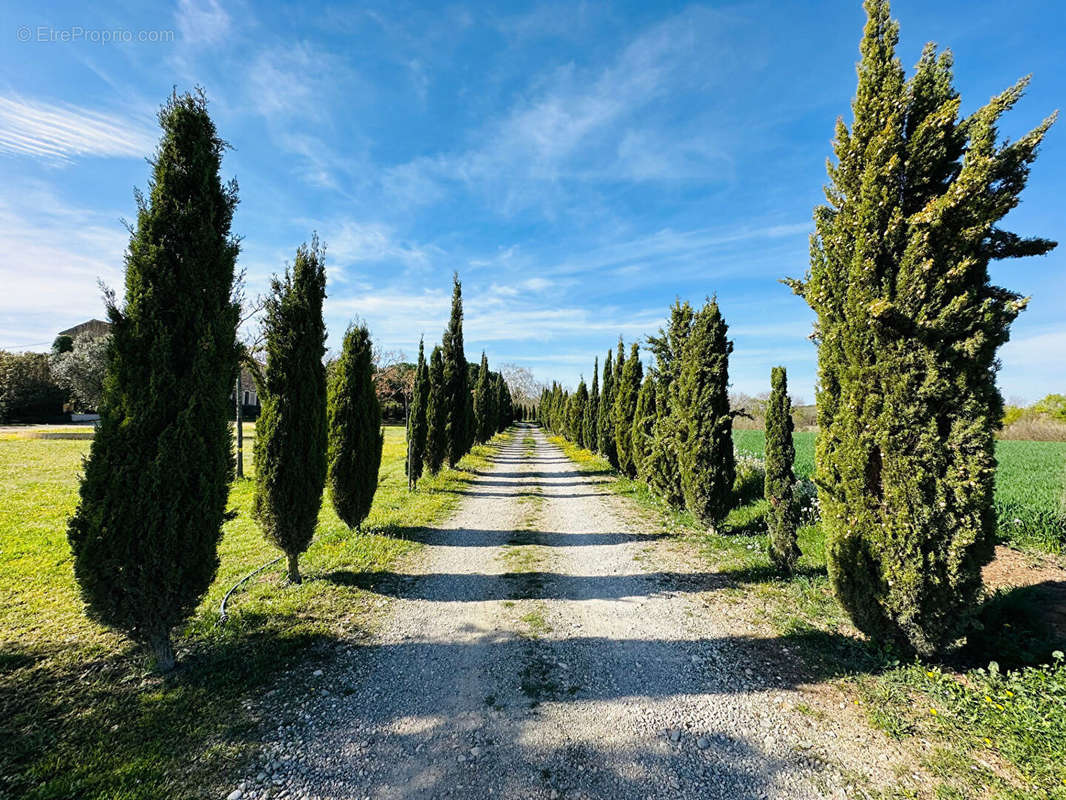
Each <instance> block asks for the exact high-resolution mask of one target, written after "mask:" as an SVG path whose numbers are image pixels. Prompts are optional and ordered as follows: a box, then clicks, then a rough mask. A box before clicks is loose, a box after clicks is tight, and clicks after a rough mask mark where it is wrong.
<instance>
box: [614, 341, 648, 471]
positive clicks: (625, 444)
mask: <svg viewBox="0 0 1066 800" xmlns="http://www.w3.org/2000/svg"><path fill="white" fill-rule="evenodd" d="M619 346H621V342H619ZM643 378H644V366H643V365H642V364H641V363H640V346H639V345H638V344H637V343H636V342H633V344H632V345H630V348H629V358H628V359H626V360H625V361H624V362H623V364H622V366H621V369H620V372H619V379H618V382H617V383H616V384H615V395H614V430H615V442H616V445H617V448H618V466H619V468H620V469H621V470H622V472H624V473H625V474H626V475H628V476H629V477H631V478H633V477H636V474H637V464H636V461H634V460H633V420H634V419H635V418H636V414H637V395H638V394H640V384H641V381H642V380H643Z"/></svg>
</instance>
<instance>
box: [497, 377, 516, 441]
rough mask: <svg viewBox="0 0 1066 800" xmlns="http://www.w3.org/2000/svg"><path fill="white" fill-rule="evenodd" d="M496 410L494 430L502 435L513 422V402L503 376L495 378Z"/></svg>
mask: <svg viewBox="0 0 1066 800" xmlns="http://www.w3.org/2000/svg"><path fill="white" fill-rule="evenodd" d="M496 408H497V409H498V411H497V425H496V430H497V432H499V433H503V432H504V431H505V430H507V428H508V426H510V425H511V423H513V422H514V421H515V407H514V400H513V398H512V397H511V390H510V389H508V388H507V381H505V380H504V378H503V375H497V376H496Z"/></svg>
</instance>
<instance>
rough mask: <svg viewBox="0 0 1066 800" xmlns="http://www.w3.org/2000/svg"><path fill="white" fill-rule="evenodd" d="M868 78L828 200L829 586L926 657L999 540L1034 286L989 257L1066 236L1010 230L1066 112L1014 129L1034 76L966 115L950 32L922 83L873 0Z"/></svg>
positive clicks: (822, 258)
mask: <svg viewBox="0 0 1066 800" xmlns="http://www.w3.org/2000/svg"><path fill="white" fill-rule="evenodd" d="M866 10H867V17H868V18H867V23H866V28H865V31H864V34H863V38H862V43H861V46H860V52H861V61H860V64H859V69H858V73H859V80H858V90H857V93H856V97H855V100H854V102H853V105H852V110H853V112H854V122H853V124H852V127H851V130H848V128H847V126H846V125H845V124H844V122H843V121H839V122H838V123H837V135H836V138H835V142H834V150H835V155H836V164H831V165H830V166H829V168H828V171H829V186H828V188H827V190H826V197H827V199H828V201H829V205H827V206H822V207H820V208H818V209H817V210H816V211H815V234H814V236H813V237H812V242H811V268H810V271H809V273H808V276H807V278H806V280H805V281H791V282H790V283H791V285H792V287H793V289H794V290H795V291H796V292H797V293H798V294H800V295H801V296H803V297H804V298H805V299H806V301H807V302H808V304H809V305H810V306H811V307H812V308H813V309H814V311H815V312H816V314H817V329H816V332H817V342H818V369H819V380H818V394H817V405H818V422H819V428H820V435H819V437H818V445H817V454H816V462H817V476H816V477H817V481H818V484H819V502H820V504H821V508H822V520H823V525H824V526H825V530H826V537H827V561H828V568H829V576H830V580H831V582H832V584H833V588H834V590H835V592H836V594H837V597H838V598H839V599H840V600H841V602H842V604H843V605H844V607H845V608H846V609H847V611H848V612H849V614H850V615H851V618H852V620H853V621H854V622H855V624H856V626H857V627H858V628H859V629H860V630H862V631H864V632H865V633H867V634H868V635H870V636H871V637H873V638H875V639H879V640H882V641H891V642H895V643H897V644H898V645H900V646H902V647H904V648H906V649H908V650H913V651H916V652H918V653H921V654H930V653H935V652H937V651H941V650H943V649H945V648H946V647H948V646H950V645H951V644H952V643H953V642H955V641H957V639H958V637H959V636H960V635H961V634H962V633H963V632H964V631H965V628H966V626H967V624H968V623H969V621H970V620H971V619H972V616H973V613H974V611H975V610H976V608H977V607H978V602H977V601H978V598H979V596H980V592H981V567H982V565H983V564H985V563H987V561H988V560H989V559H990V558H991V556H992V554H993V536H994V533H995V528H996V517H995V511H994V508H993V481H994V474H995V463H996V462H995V456H994V452H993V446H994V440H993V434H994V432H995V430H996V428H997V427H998V426H999V424H1000V421H1001V419H1002V416H1003V413H1002V412H1003V403H1002V398H1001V397H1000V394H999V392H998V390H997V389H996V385H995V376H996V370H997V367H998V364H997V361H996V350H997V348H998V347H999V346H1000V345H1001V344H1003V343H1004V342H1005V341H1006V340H1007V336H1008V331H1009V326H1010V323H1011V322H1012V321H1013V320H1014V318H1015V317H1016V316H1017V315H1018V314H1019V313H1020V312H1021V311H1022V309H1023V308H1024V307H1025V304H1026V301H1025V299H1024V298H1022V297H1021V296H1019V295H1018V294H1015V293H1014V292H1011V291H1009V290H1006V289H1002V288H999V287H997V286H994V285H992V284H991V282H990V280H989V274H988V266H989V262H990V261H992V260H994V259H1000V258H1008V257H1018V256H1026V255H1037V254H1042V253H1046V252H1048V251H1049V250H1050V249H1051V248H1052V247H1054V243H1053V242H1050V241H1047V240H1044V239H1025V238H1021V237H1019V236H1017V235H1016V234H1013V233H1009V232H1007V231H1004V230H1002V229H1000V228H998V227H997V226H996V224H997V223H998V221H999V220H1000V219H1001V218H1002V217H1003V216H1004V215H1005V214H1006V213H1007V212H1008V211H1010V210H1011V209H1012V208H1014V207H1015V206H1016V205H1017V203H1018V196H1019V193H1020V192H1021V190H1022V189H1023V188H1024V186H1025V183H1026V179H1027V177H1028V172H1029V168H1030V165H1031V163H1032V161H1033V159H1034V158H1035V155H1036V149H1037V147H1038V145H1039V144H1040V142H1041V140H1042V139H1043V137H1044V135H1045V133H1046V132H1047V130H1048V128H1049V126H1050V125H1051V123H1052V121H1053V119H1052V118H1048V119H1046V120H1044V122H1042V123H1041V124H1040V125H1039V126H1037V127H1036V128H1035V129H1034V130H1033V131H1031V132H1030V133H1028V134H1026V135H1024V136H1022V137H1021V138H1019V139H1017V140H1016V141H1014V142H1009V143H1004V144H1000V143H998V142H997V138H998V133H997V129H996V125H997V122H998V120H999V117H1000V116H1001V115H1002V114H1003V113H1004V112H1005V111H1007V110H1008V109H1010V108H1011V107H1012V106H1013V105H1014V104H1015V103H1016V102H1017V100H1018V99H1019V98H1020V97H1021V94H1022V91H1023V89H1024V88H1025V85H1026V80H1025V79H1023V80H1021V81H1019V82H1018V83H1017V84H1015V85H1014V86H1013V87H1011V88H1010V89H1008V90H1006V91H1005V92H1003V93H1002V94H1000V95H998V96H996V97H994V98H992V100H991V101H990V102H989V103H988V104H986V105H985V106H983V107H981V108H979V109H977V110H976V111H975V112H974V113H973V114H972V115H970V116H969V117H967V118H965V119H959V116H958V113H959V103H960V99H959V96H958V93H957V92H956V91H955V89H954V88H953V86H952V58H951V55H950V53H948V52H945V53H943V54H941V55H939V56H938V55H937V53H936V48H935V46H934V45H928V46H927V47H926V49H925V51H924V52H923V53H922V56H921V59H920V60H919V62H918V65H917V68H916V71H915V74H914V76H913V77H912V78H911V79H910V80H909V81H908V80H905V76H904V71H903V69H902V67H901V65H900V63H899V60H898V59H897V58H896V55H895V46H896V43H897V40H898V34H899V31H898V26H897V24H896V23H895V22H894V21H892V20H891V19H890V17H889V4H888V3H887V2H885V1H884V0H869V1H868V2H867V3H866Z"/></svg>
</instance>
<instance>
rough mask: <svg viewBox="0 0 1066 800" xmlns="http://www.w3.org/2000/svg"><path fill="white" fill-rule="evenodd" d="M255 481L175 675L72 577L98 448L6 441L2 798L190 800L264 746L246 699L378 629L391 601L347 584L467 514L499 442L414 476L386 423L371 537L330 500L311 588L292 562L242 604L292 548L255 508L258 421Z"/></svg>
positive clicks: (0, 515) (235, 493) (1, 444)
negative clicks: (88, 604) (102, 621)
mask: <svg viewBox="0 0 1066 800" xmlns="http://www.w3.org/2000/svg"><path fill="white" fill-rule="evenodd" d="M245 430H246V433H247V434H248V435H247V438H246V439H245V467H246V475H248V476H249V478H247V479H245V480H242V481H237V482H235V484H234V486H233V488H232V491H231V494H230V507H231V508H232V509H233V510H235V511H236V512H237V516H236V518H235V519H233V520H232V521H230V522H228V523H227V524H226V526H225V528H224V535H223V538H222V542H221V545H220V548H219V556H220V561H221V563H220V566H219V569H218V574H217V576H216V579H215V581H214V583H213V584H212V586H211V588H210V589H209V591H208V592H207V594H206V596H205V598H204V600H203V602H202V603H201V604H200V606H199V608H198V610H197V612H196V613H195V615H194V616H193V618H192V619H191V620H190V622H189V624H188V625H187V626H185V627H184V629H182V630H180V631H177V632H176V636H175V644H176V648H177V651H178V657H179V659H180V660H181V667H180V668H179V670H178V672H177V674H175V675H173V676H171V677H168V678H167V679H165V680H164V679H160V678H159V677H157V676H155V675H154V674H152V673H151V672H150V671H149V670H148V667H149V664H148V663H147V661H146V659H145V658H144V656H143V654H142V652H141V651H140V650H139V649H138V648H135V647H133V646H132V645H131V644H130V643H129V642H128V641H127V640H126V639H125V638H124V637H122V636H120V635H119V634H116V633H114V632H111V631H108V630H106V629H104V628H102V627H100V626H98V625H96V624H95V623H93V622H91V621H89V620H88V619H87V618H86V616H85V615H84V613H83V610H82V605H81V601H80V599H79V595H78V591H77V587H76V584H75V582H74V579H73V572H72V563H71V554H70V549H69V545H68V543H67V539H66V530H65V528H66V520H67V518H68V517H69V515H70V513H71V512H72V511H73V510H74V506H75V503H76V499H77V487H78V480H79V473H80V468H81V459H82V457H83V456H84V454H85V453H87V451H88V446H89V442H88V441H70V440H52V439H17V438H8V439H4V440H3V441H0V487H2V491H0V593H2V594H3V597H4V598H5V602H4V603H3V604H2V606H0V741H2V742H3V746H2V747H0V797H2V796H4V795H5V793H7V794H9V795H11V796H13V797H14V796H17V797H27V798H66V797H79V798H105V797H106V798H109V799H110V798H159V797H168V798H186V797H189V798H191V797H203V796H210V795H211V794H213V793H215V792H216V789H217V788H218V787H217V786H216V785H215V783H216V782H217V781H220V780H222V779H223V778H224V776H225V774H226V772H227V771H229V770H232V769H233V768H234V765H235V764H238V763H239V762H240V761H241V759H242V758H243V757H244V756H245V755H246V754H247V753H248V752H249V750H250V749H251V748H252V747H253V746H254V741H255V736H254V735H253V732H254V723H253V721H252V720H251V719H250V718H249V717H248V716H247V713H246V711H245V709H244V707H243V704H242V702H241V701H242V699H243V698H245V697H246V696H248V695H249V694H250V693H254V692H256V691H257V690H258V689H259V688H260V687H263V686H264V685H268V684H269V683H270V682H271V681H272V680H273V679H274V677H275V676H277V675H278V674H279V673H280V672H281V671H283V670H284V669H286V668H287V667H288V666H290V665H292V664H293V663H294V662H295V660H296V659H300V658H305V657H308V654H309V653H313V652H317V651H316V650H315V648H313V647H312V646H313V645H315V644H316V643H318V644H328V643H329V642H331V641H333V640H336V639H338V638H340V637H343V636H345V635H347V634H352V633H355V634H358V633H360V632H362V629H364V628H365V627H366V625H367V624H368V617H367V614H366V611H367V610H368V609H369V607H370V606H371V605H372V604H376V603H377V602H378V598H377V597H376V595H374V594H372V593H370V592H368V591H367V590H365V589H363V588H360V585H359V582H358V581H355V582H353V581H351V580H332V579H331V577H332V576H333V575H335V574H338V573H343V574H345V575H348V576H351V575H363V574H367V573H371V572H375V571H378V570H383V569H387V568H389V567H390V566H391V565H393V564H394V563H395V562H396V560H397V559H398V558H400V557H401V556H403V555H405V554H407V553H410V552H412V551H413V550H415V549H416V548H417V547H418V545H417V544H415V543H414V542H413V541H412V540H411V539H410V538H404V537H405V536H406V535H407V534H408V533H410V532H411V531H412V530H413V529H417V528H418V527H420V526H426V525H431V524H433V523H434V522H436V521H439V520H440V519H442V518H443V517H444V516H446V515H447V514H448V513H449V512H450V511H451V510H452V509H454V508H455V507H456V505H457V504H458V502H459V501H460V499H461V496H462V492H463V490H464V489H465V488H466V487H467V486H468V485H469V484H470V482H471V481H472V480H473V478H474V473H473V472H472V471H471V470H476V469H481V468H483V467H485V466H487V464H488V463H489V461H488V459H489V456H490V455H491V453H492V452H493V450H494V448H495V447H496V446H497V444H498V442H499V441H502V440H504V439H506V438H507V437H509V436H510V433H507V434H502V435H501V436H500V437H497V440H496V443H495V444H489V445H486V446H481V447H477V448H475V450H474V452H473V453H471V454H470V455H468V456H467V457H466V458H464V459H463V461H462V462H461V464H460V469H458V470H445V471H443V472H441V473H440V474H439V475H437V476H434V477H427V478H424V479H423V480H422V481H421V482H420V484H419V489H418V491H417V492H415V493H410V492H408V490H407V481H406V478H405V476H404V474H403V461H404V454H405V445H404V441H403V438H404V432H403V429H402V428H400V427H390V428H387V429H386V434H385V447H384V453H383V456H382V467H381V474H380V482H379V487H378V491H377V494H376V496H375V498H374V505H373V507H372V510H371V513H370V516H369V518H368V519H367V521H366V523H365V524H364V532H363V533H362V534H357V533H355V532H352V531H349V530H348V529H347V528H346V527H345V526H344V525H343V524H342V523H341V522H340V520H339V519H338V518H337V516H336V514H335V513H334V511H333V509H332V507H331V505H330V504H329V502H328V498H327V500H326V502H324V503H323V508H322V512H321V515H320V518H319V524H318V529H317V531H316V534H315V539H314V542H313V543H312V545H311V547H310V548H309V550H308V551H307V553H306V554H304V556H303V557H302V558H301V562H302V571H303V573H304V576H305V578H306V580H305V582H304V583H303V584H302V585H300V586H288V585H285V584H284V582H283V570H282V569H281V565H280V564H279V565H277V566H276V567H275V568H272V569H269V570H267V571H264V572H263V573H262V574H260V575H259V576H257V577H256V578H254V579H253V580H251V581H249V582H248V583H247V584H246V585H245V586H244V587H242V588H241V589H240V590H239V591H238V592H237V593H235V595H234V596H233V598H232V599H231V601H230V608H229V614H230V616H229V620H228V622H227V624H226V625H225V626H220V625H219V624H218V622H219V619H218V605H219V601H220V600H221V598H222V595H223V594H224V593H225V592H226V590H227V589H229V588H230V587H231V586H232V585H233V584H234V583H236V582H237V581H238V580H239V579H240V578H241V577H242V576H244V575H246V574H247V573H248V572H250V571H252V570H253V569H255V568H256V567H259V566H261V565H262V564H264V563H267V562H268V561H270V560H271V559H273V558H274V557H276V556H277V555H278V551H277V550H276V549H275V548H273V547H272V546H271V545H269V544H268V543H267V542H266V541H265V540H264V539H263V537H262V535H261V533H260V532H259V530H258V528H257V526H256V525H255V523H254V521H253V520H252V519H251V515H250V510H251V502H252V494H253V482H252V480H250V476H251V475H252V469H253V464H252V459H251V453H252V441H253V437H254V426H253V425H251V424H248V425H246V426H245Z"/></svg>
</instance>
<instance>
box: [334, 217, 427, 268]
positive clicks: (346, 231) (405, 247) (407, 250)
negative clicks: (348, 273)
mask: <svg viewBox="0 0 1066 800" xmlns="http://www.w3.org/2000/svg"><path fill="white" fill-rule="evenodd" d="M320 233H321V236H322V239H323V240H324V241H325V242H326V253H327V260H326V261H327V264H328V263H330V262H331V261H332V262H335V263H336V264H337V265H338V266H351V265H355V264H360V263H372V264H375V263H381V262H399V263H400V264H402V265H404V266H407V267H422V266H426V265H428V264H429V259H430V255H431V254H432V253H433V252H437V251H436V250H435V248H432V247H431V246H428V245H421V244H417V243H411V242H406V241H402V240H399V239H397V238H396V236H395V234H394V231H393V229H392V228H390V227H389V226H387V225H383V224H381V223H377V222H357V221H354V220H343V221H341V222H333V223H328V224H326V225H324V226H322V227H321V230H320Z"/></svg>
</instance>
